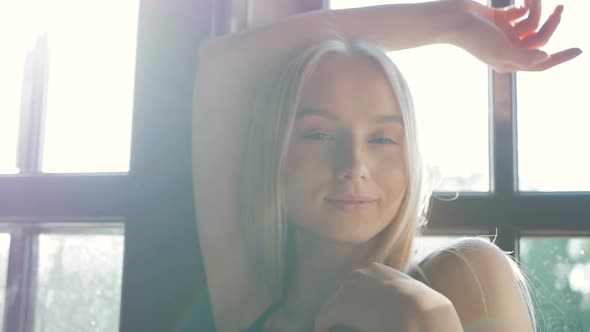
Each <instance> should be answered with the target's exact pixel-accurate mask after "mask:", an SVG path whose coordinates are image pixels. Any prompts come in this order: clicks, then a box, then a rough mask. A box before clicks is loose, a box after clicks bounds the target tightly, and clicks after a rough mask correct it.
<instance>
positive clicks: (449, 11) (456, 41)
mask: <svg viewBox="0 0 590 332" xmlns="http://www.w3.org/2000/svg"><path fill="white" fill-rule="evenodd" d="M441 2H442V3H443V4H442V6H443V7H444V8H442V9H441V10H442V14H443V15H441V16H442V17H445V18H446V21H445V22H444V27H443V29H442V31H443V32H442V33H441V35H440V40H439V43H443V44H451V45H455V46H460V45H461V36H462V35H463V34H464V32H465V31H464V27H465V20H466V19H467V18H468V17H469V16H470V15H471V7H470V5H471V1H470V0H442V1H441Z"/></svg>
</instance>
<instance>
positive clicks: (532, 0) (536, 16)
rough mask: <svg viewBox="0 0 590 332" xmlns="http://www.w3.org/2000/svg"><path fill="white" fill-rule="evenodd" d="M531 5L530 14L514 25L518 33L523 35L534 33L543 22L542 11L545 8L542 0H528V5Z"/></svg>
mask: <svg viewBox="0 0 590 332" xmlns="http://www.w3.org/2000/svg"><path fill="white" fill-rule="evenodd" d="M529 6H530V12H529V16H528V17H527V18H526V19H524V20H522V21H520V22H518V23H517V24H516V25H515V26H514V29H515V30H516V33H517V34H518V35H519V36H521V37H526V36H527V35H529V34H531V33H534V32H535V31H536V30H537V27H538V26H539V23H540V22H541V12H542V10H543V8H542V6H541V0H528V1H527V5H526V7H529Z"/></svg>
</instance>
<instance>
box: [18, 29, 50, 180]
mask: <svg viewBox="0 0 590 332" xmlns="http://www.w3.org/2000/svg"><path fill="white" fill-rule="evenodd" d="M48 66H49V45H48V37H47V33H42V34H40V35H39V36H38V37H37V41H36V43H35V48H34V49H33V50H32V51H30V52H29V53H28V55H27V59H26V62H25V75H24V79H23V87H22V90H23V93H22V97H21V109H20V119H19V131H18V145H17V168H19V170H20V173H21V174H22V173H25V174H26V173H29V174H30V173H40V172H41V158H42V157H41V153H42V151H41V150H42V149H41V148H42V139H43V135H42V132H43V127H44V121H45V105H46V103H45V98H46V96H47V93H46V92H47V79H48V72H49V68H48Z"/></svg>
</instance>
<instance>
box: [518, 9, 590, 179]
mask: <svg viewBox="0 0 590 332" xmlns="http://www.w3.org/2000/svg"><path fill="white" fill-rule="evenodd" d="M562 3H564V4H565V7H564V12H563V16H564V17H565V19H564V20H562V21H561V23H560V25H559V28H557V30H556V31H555V34H554V35H553V37H552V40H551V41H550V42H549V44H548V45H547V47H546V50H547V51H549V52H556V51H560V50H562V49H566V48H570V47H580V48H582V49H583V50H585V51H586V52H588V50H590V38H588V35H587V31H589V30H590V21H589V20H588V19H587V16H586V13H588V11H590V2H588V1H567V2H563V1H561V2H560V1H558V0H544V1H543V7H545V8H547V10H545V11H544V12H545V16H544V18H543V20H544V19H546V17H547V15H548V14H550V12H551V10H550V9H549V8H555V6H557V5H558V4H562ZM584 31H586V32H584ZM589 86H590V58H588V56H587V54H582V55H581V56H579V57H578V58H576V59H574V60H572V61H570V62H568V63H565V64H562V65H560V66H558V67H555V68H552V69H549V70H547V71H545V72H543V73H518V77H517V93H518V98H517V101H518V133H519V134H518V153H519V158H518V165H519V170H518V174H519V189H520V190H522V191H590V174H589V173H588V170H589V169H590V153H588V146H589V145H590V131H589V130H588V123H590V99H588V87H589Z"/></svg>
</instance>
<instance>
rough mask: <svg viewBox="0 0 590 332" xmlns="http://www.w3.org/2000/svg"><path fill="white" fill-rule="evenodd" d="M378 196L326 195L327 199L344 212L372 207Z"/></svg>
mask: <svg viewBox="0 0 590 332" xmlns="http://www.w3.org/2000/svg"><path fill="white" fill-rule="evenodd" d="M377 200H378V199H377V198H376V197H373V196H368V195H350V194H342V195H331V196H329V197H326V201H327V202H328V203H329V204H330V205H332V206H334V207H336V208H337V209H339V210H341V211H344V212H360V211H363V210H365V209H367V208H370V207H372V206H373V205H375V202H377Z"/></svg>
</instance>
